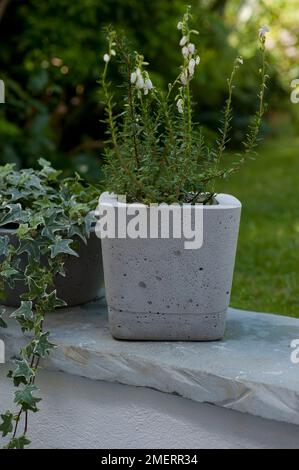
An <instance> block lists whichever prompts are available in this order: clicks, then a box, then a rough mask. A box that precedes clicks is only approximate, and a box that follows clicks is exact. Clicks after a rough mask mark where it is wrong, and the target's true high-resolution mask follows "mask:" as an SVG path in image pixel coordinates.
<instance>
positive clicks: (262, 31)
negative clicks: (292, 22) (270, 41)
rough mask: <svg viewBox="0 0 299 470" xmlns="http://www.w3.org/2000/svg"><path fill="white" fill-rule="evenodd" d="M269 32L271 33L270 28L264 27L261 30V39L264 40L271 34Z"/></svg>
mask: <svg viewBox="0 0 299 470" xmlns="http://www.w3.org/2000/svg"><path fill="white" fill-rule="evenodd" d="M269 32H270V29H269V28H268V26H266V25H264V26H262V27H261V28H260V29H259V36H260V38H264V37H265V36H266V34H267V33H269Z"/></svg>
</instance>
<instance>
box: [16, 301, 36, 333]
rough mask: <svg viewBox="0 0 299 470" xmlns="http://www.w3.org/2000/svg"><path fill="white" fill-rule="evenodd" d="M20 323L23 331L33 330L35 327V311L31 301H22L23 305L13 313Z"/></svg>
mask: <svg viewBox="0 0 299 470" xmlns="http://www.w3.org/2000/svg"><path fill="white" fill-rule="evenodd" d="M11 318H15V319H16V320H17V321H18V323H19V324H20V326H21V328H22V330H23V331H26V330H31V329H32V328H33V327H34V323H35V322H34V313H33V310H32V302H31V301H24V300H23V301H22V302H21V306H20V307H19V308H18V309H17V310H15V311H14V312H13V313H12V314H11Z"/></svg>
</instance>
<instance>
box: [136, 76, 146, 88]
mask: <svg viewBox="0 0 299 470" xmlns="http://www.w3.org/2000/svg"><path fill="white" fill-rule="evenodd" d="M136 87H137V88H139V89H140V90H141V89H142V88H144V80H143V77H142V75H139V76H138V77H137V82H136Z"/></svg>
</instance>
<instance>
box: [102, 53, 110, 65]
mask: <svg viewBox="0 0 299 470" xmlns="http://www.w3.org/2000/svg"><path fill="white" fill-rule="evenodd" d="M103 60H104V62H106V63H107V62H109V60H110V55H109V54H104V57H103Z"/></svg>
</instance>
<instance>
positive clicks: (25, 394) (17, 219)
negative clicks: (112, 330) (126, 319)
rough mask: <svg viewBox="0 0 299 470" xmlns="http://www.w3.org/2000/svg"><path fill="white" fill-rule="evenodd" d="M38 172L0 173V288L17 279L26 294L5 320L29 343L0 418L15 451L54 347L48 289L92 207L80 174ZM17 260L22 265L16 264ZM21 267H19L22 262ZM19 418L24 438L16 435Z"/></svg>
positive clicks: (93, 199)
mask: <svg viewBox="0 0 299 470" xmlns="http://www.w3.org/2000/svg"><path fill="white" fill-rule="evenodd" d="M39 165H40V169H39V170H37V171H34V170H31V169H28V170H21V171H15V169H14V165H5V166H3V167H0V227H4V228H6V227H10V228H14V233H15V237H8V236H7V235H4V236H1V237H0V280H1V284H0V288H1V290H2V295H1V298H2V299H3V298H4V301H5V289H6V288H7V287H8V286H9V287H11V288H13V287H14V282H15V281H16V280H22V281H23V283H24V284H25V286H26V292H25V293H24V294H23V295H22V301H21V306H20V307H19V308H18V309H16V310H15V311H14V312H13V313H12V314H11V315H10V316H11V318H12V319H14V320H15V321H17V323H18V324H19V326H20V328H21V330H22V331H23V332H24V333H26V335H27V334H28V333H30V334H31V335H30V338H31V339H30V341H29V342H28V343H27V344H26V345H25V346H24V347H23V348H22V349H21V351H20V354H19V358H18V359H17V360H16V362H15V369H14V370H11V371H10V372H9V374H8V377H9V378H11V380H12V381H13V384H14V386H15V387H16V388H17V391H16V392H15V400H14V402H15V404H16V405H17V407H18V412H17V413H16V414H14V413H12V412H6V413H5V414H2V415H1V419H2V422H1V424H0V431H2V435H3V437H5V436H9V437H10V441H9V444H8V445H7V446H6V447H7V448H12V449H21V448H23V447H25V446H26V445H28V444H29V443H30V441H29V440H28V439H27V437H26V435H27V431H28V413H29V412H34V413H35V412H37V411H38V407H37V405H38V403H39V402H40V401H41V398H38V397H36V396H35V392H36V391H37V388H36V386H35V380H36V376H37V371H38V366H39V361H40V359H42V358H45V357H46V356H47V355H48V354H50V352H51V350H52V349H53V348H54V347H55V345H54V344H53V343H51V341H50V340H49V336H50V334H49V332H47V331H44V330H43V320H44V315H45V313H46V312H50V311H53V310H55V309H56V308H59V307H63V306H65V305H66V304H65V302H64V301H63V300H62V299H59V298H58V297H57V293H56V290H55V288H54V280H55V278H56V276H59V275H63V276H65V275H66V274H67V273H65V270H64V263H65V260H66V257H68V256H78V255H77V253H76V251H75V249H76V243H77V242H78V240H79V239H81V240H83V241H85V242H86V240H87V238H88V237H89V233H90V229H91V226H92V223H93V222H94V221H95V219H94V216H93V214H92V213H91V210H92V209H94V208H95V207H96V204H97V198H98V193H99V190H98V189H96V188H94V187H93V186H91V185H88V184H86V183H85V182H84V181H83V180H82V179H81V178H80V176H79V175H76V176H75V177H74V178H64V179H61V178H60V172H59V171H56V170H54V169H53V168H52V166H51V165H50V164H49V162H47V161H46V160H45V159H40V160H39ZM21 260H22V262H21ZM24 260H25V263H24ZM4 318H5V309H4V308H2V307H1V309H0V327H2V328H5V327H6V326H7V325H6V322H5V320H4ZM23 418H24V431H23V432H22V434H21V435H19V436H18V431H19V427H20V424H21V421H22V419H23Z"/></svg>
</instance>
